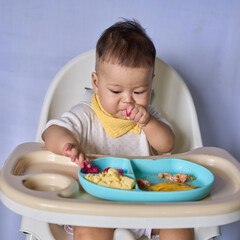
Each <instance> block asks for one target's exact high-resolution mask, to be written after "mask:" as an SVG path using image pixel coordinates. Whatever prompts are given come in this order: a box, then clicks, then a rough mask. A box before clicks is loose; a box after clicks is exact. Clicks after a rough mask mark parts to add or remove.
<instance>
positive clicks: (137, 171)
mask: <svg viewBox="0 0 240 240" xmlns="http://www.w3.org/2000/svg"><path fill="white" fill-rule="evenodd" d="M91 163H92V165H93V166H94V165H97V166H98V169H99V171H102V170H103V169H105V168H107V167H113V168H115V169H123V171H124V173H123V174H124V175H126V176H128V177H130V178H133V179H134V180H135V181H136V179H137V178H141V179H143V180H148V181H150V182H151V185H154V184H157V183H160V182H163V181H166V180H165V179H163V178H161V179H160V178H158V176H157V175H158V173H163V172H167V173H171V174H177V173H180V172H181V173H187V174H190V175H191V176H193V177H194V178H195V179H194V180H191V181H188V182H187V183H188V184H189V185H193V186H196V187H197V188H195V189H192V190H186V191H169V192H153V191H147V190H143V189H140V188H139V186H138V185H137V183H136V185H135V188H134V189H133V190H121V189H115V188H109V187H103V186H100V185H97V184H95V183H92V182H90V181H88V180H86V179H85V178H84V176H85V175H86V174H84V173H82V172H81V169H80V170H79V174H78V175H79V180H80V183H81V185H82V187H83V189H84V190H85V191H86V192H88V193H89V194H91V195H94V196H96V197H99V198H103V199H107V200H112V201H122V202H181V201H195V200H200V199H202V198H204V197H206V196H207V195H208V194H209V193H210V191H211V189H212V186H213V183H214V175H213V174H212V173H211V172H210V171H209V170H208V169H207V168H205V167H203V166H201V165H199V164H196V163H193V162H190V161H186V160H182V159H176V158H165V159H156V160H155V159H127V158H115V157H104V158H98V159H95V160H93V161H92V162H91Z"/></svg>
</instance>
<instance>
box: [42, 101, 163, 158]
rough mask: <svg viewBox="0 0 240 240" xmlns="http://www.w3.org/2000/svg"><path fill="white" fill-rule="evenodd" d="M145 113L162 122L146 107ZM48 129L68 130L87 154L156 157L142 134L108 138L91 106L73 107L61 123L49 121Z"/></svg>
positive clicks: (63, 115) (158, 115) (157, 114)
mask: <svg viewBox="0 0 240 240" xmlns="http://www.w3.org/2000/svg"><path fill="white" fill-rule="evenodd" d="M148 112H149V113H150V114H151V115H152V116H154V117H155V118H156V119H158V120H161V121H164V119H161V118H160V113H159V112H158V111H157V109H156V108H154V107H153V106H151V105H149V107H148ZM164 122H165V121H164ZM51 125H58V126H61V127H65V128H67V129H68V130H70V131H71V132H72V133H73V134H74V136H75V138H76V139H77V140H78V141H79V143H80V145H81V147H82V148H83V149H84V151H85V153H87V154H103V155H114V156H149V155H155V154H157V152H156V151H155V150H154V149H152V147H151V146H150V145H149V143H148V141H147V138H146V135H145V133H144V132H143V130H141V133H140V134H135V133H126V134H124V135H122V136H120V137H118V138H112V137H110V136H109V135H108V134H107V133H106V131H105V130H104V128H103V127H102V125H101V123H100V122H99V120H98V118H97V115H96V114H95V112H94V110H93V109H92V107H91V103H90V102H81V103H79V104H78V105H76V106H74V107H72V108H71V110H70V111H68V112H65V113H63V114H62V116H61V118H60V119H53V120H50V121H49V122H48V123H47V125H46V129H47V128H48V127H50V126H51Z"/></svg>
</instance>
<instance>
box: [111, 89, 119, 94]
mask: <svg viewBox="0 0 240 240" xmlns="http://www.w3.org/2000/svg"><path fill="white" fill-rule="evenodd" d="M110 91H111V92H112V93H114V94H119V93H120V91H114V90H110Z"/></svg>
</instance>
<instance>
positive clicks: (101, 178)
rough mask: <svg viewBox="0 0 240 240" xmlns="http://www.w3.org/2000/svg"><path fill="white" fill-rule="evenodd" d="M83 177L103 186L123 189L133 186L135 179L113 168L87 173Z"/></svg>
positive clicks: (129, 188)
mask: <svg viewBox="0 0 240 240" xmlns="http://www.w3.org/2000/svg"><path fill="white" fill-rule="evenodd" d="M85 179H87V180H88V181H90V182H93V183H95V184H98V185H101V186H104V187H110V188H118V189H124V190H132V189H133V188H134V186H135V181H134V180H133V179H132V178H129V177H127V176H125V175H121V174H119V172H118V171H117V170H116V169H115V168H109V169H108V170H107V171H105V172H101V173H99V175H93V174H88V175H86V176H85Z"/></svg>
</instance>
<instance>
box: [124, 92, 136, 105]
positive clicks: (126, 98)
mask: <svg viewBox="0 0 240 240" xmlns="http://www.w3.org/2000/svg"><path fill="white" fill-rule="evenodd" d="M133 102H134V100H133V97H132V94H126V95H125V96H124V98H123V103H126V104H130V103H133Z"/></svg>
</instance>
